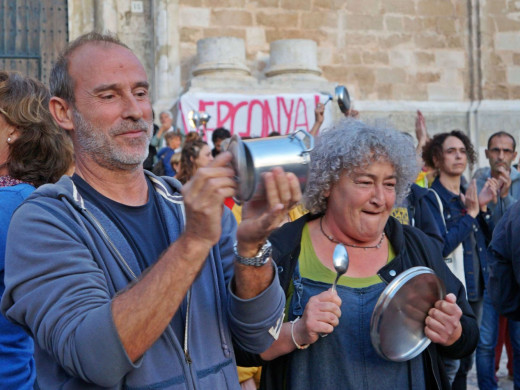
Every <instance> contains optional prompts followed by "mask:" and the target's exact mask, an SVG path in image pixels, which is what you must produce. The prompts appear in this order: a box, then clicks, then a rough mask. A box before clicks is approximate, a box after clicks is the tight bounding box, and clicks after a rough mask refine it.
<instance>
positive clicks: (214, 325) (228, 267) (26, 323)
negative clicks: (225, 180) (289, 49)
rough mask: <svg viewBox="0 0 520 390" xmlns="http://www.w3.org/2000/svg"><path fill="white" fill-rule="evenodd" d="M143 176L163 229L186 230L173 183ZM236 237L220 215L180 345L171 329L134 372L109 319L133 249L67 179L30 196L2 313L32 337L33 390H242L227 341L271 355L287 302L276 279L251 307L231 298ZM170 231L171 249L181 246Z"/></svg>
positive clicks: (10, 251)
mask: <svg viewBox="0 0 520 390" xmlns="http://www.w3.org/2000/svg"><path fill="white" fill-rule="evenodd" d="M146 174H147V175H148V176H149V179H150V180H151V181H152V183H153V185H154V188H155V190H156V191H157V192H158V193H159V194H160V195H161V196H160V197H159V198H160V205H159V207H160V210H161V212H162V213H163V216H164V218H165V221H166V225H167V226H171V225H177V226H178V225H181V226H183V225H184V221H183V211H184V209H183V203H182V197H181V196H180V194H179V193H178V192H177V191H178V189H179V188H180V184H179V182H178V181H176V180H175V179H164V178H157V177H156V176H154V175H152V174H150V173H148V172H147V173H146ZM175 219H177V222H176V223H174V220H175ZM235 229H236V223H235V221H234V218H233V216H232V214H231V213H230V212H229V211H228V210H225V211H224V215H223V217H222V236H221V238H220V240H219V242H218V244H217V245H216V246H214V247H213V249H212V250H211V251H210V253H209V255H208V258H207V260H206V263H205V265H204V266H203V268H202V269H201V271H200V274H199V276H198V277H197V279H196V280H195V281H194V283H193V285H192V287H191V288H190V290H189V292H188V298H187V299H188V301H189V303H188V314H187V324H188V326H187V331H186V337H187V341H186V343H185V345H181V342H179V340H178V338H177V337H176V336H175V330H174V329H173V326H174V323H173V322H171V324H170V326H169V327H168V328H166V330H165V331H164V333H163V334H162V335H161V337H159V339H157V341H156V342H155V343H154V344H153V345H152V346H151V347H150V349H149V350H148V351H147V352H146V353H145V354H144V355H143V356H142V357H141V358H140V359H139V360H138V361H136V362H132V361H130V359H129V358H128V356H127V355H126V352H125V350H124V348H123V346H122V344H121V341H120V339H119V336H118V333H117V331H116V328H115V325H114V322H113V318H112V313H111V302H112V299H113V298H114V296H115V294H116V293H117V292H119V291H121V290H122V289H124V288H125V287H127V286H128V284H129V283H130V282H132V281H134V280H135V279H136V278H138V277H139V274H140V270H139V265H138V263H137V259H136V258H135V256H134V254H133V252H132V250H131V248H130V246H129V244H128V243H127V242H126V240H125V239H124V237H123V235H122V234H121V232H120V231H119V230H118V229H117V228H116V226H115V225H114V224H113V223H112V222H111V221H110V220H109V219H108V218H107V216H106V215H104V214H103V213H102V212H101V211H100V210H99V209H97V208H96V207H95V206H94V205H92V204H89V203H88V202H86V201H85V200H84V199H82V198H81V196H80V195H79V193H78V192H77V189H76V188H75V186H74V184H73V182H72V181H71V179H70V178H69V177H63V178H62V179H60V181H59V182H58V183H56V184H54V185H45V186H42V187H40V188H39V189H38V190H37V191H35V192H34V193H33V194H32V195H31V196H30V197H29V198H28V199H27V201H26V202H25V203H24V204H23V205H22V206H21V207H20V208H19V209H18V210H17V211H16V212H15V213H14V215H13V219H12V222H11V226H10V228H9V233H8V239H7V249H6V274H5V284H6V291H5V294H4V297H3V299H2V311H3V312H4V313H5V315H6V316H7V317H8V318H9V319H10V320H11V321H13V322H15V323H18V324H20V325H21V326H23V327H25V328H26V329H27V330H28V331H29V332H30V333H31V334H32V335H33V336H34V339H35V360H36V366H37V377H38V385H39V387H40V388H41V389H53V390H54V389H58V388H60V389H97V388H109V389H123V388H124V389H152V388H153V389H240V386H239V383H238V377H237V372H236V366H235V357H234V353H233V350H232V342H231V338H232V336H233V340H235V342H237V343H238V345H240V347H242V348H244V349H246V350H249V351H252V352H257V353H258V352H262V351H264V350H265V349H267V348H268V347H269V346H270V344H271V343H272V342H273V341H274V339H273V337H272V336H271V334H270V333H269V330H270V328H272V327H273V326H275V325H276V323H277V320H279V319H280V317H281V315H282V311H283V306H284V302H285V297H284V293H283V291H282V289H281V287H280V286H279V282H278V276H277V275H276V276H275V278H274V280H273V282H272V284H271V285H270V286H269V287H268V288H267V289H266V290H265V291H263V292H262V293H261V294H260V295H259V296H257V297H255V298H253V299H249V300H241V299H239V298H238V297H236V296H235V295H234V294H233V293H232V292H231V290H230V283H231V278H232V277H233V255H232V244H233V241H234V239H235ZM170 230H171V229H169V231H168V235H169V238H170V241H171V242H173V241H175V240H176V238H177V237H175V233H174V232H172V231H170ZM21 237H23V238H24V239H25V241H24V243H23V244H22V245H21V244H20V242H21ZM183 331H184V330H180V333H182V332H183ZM181 341H182V340H181ZM184 348H187V349H188V353H189V356H190V357H191V361H188V359H186V357H185V353H184Z"/></svg>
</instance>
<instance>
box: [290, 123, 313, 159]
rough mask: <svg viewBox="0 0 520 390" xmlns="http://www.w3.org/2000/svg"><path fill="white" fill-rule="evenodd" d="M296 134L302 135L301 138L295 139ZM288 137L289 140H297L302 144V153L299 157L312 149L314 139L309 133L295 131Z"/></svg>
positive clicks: (301, 130)
mask: <svg viewBox="0 0 520 390" xmlns="http://www.w3.org/2000/svg"><path fill="white" fill-rule="evenodd" d="M298 133H302V134H303V137H301V136H300V137H297V134H298ZM290 137H291V139H294V138H297V139H298V140H299V141H300V142H301V143H302V144H303V151H302V153H301V155H303V153H308V152H310V151H311V150H312V149H314V137H313V136H312V135H311V134H310V133H309V132H307V131H305V130H303V129H300V130H296V131H295V132H294V133H292V134H291V136H290Z"/></svg>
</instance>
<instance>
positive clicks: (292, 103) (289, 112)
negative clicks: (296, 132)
mask: <svg viewBox="0 0 520 390" xmlns="http://www.w3.org/2000/svg"><path fill="white" fill-rule="evenodd" d="M276 100H277V101H278V103H279V104H278V118H280V113H281V111H282V110H281V109H280V108H282V109H283V112H284V114H285V117H286V118H287V127H286V128H285V134H289V131H290V130H289V128H290V126H291V116H292V111H293V107H294V100H292V99H291V108H290V109H289V111H287V106H286V105H285V99H284V98H281V97H277V98H276ZM280 103H281V104H280ZM278 129H279V130H278V131H279V132H280V134H282V124H281V123H280V120H278Z"/></svg>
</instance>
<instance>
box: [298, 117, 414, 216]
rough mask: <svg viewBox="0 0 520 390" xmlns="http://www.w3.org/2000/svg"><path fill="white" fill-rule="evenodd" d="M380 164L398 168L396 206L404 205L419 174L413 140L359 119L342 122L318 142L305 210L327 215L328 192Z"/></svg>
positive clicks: (396, 169) (305, 198)
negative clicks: (358, 170)
mask: <svg viewBox="0 0 520 390" xmlns="http://www.w3.org/2000/svg"><path fill="white" fill-rule="evenodd" d="M376 161H386V162H389V163H390V164H392V165H393V166H394V169H395V174H396V179H397V182H396V187H395V191H396V203H399V202H401V201H402V200H403V199H404V198H405V196H406V194H407V193H408V190H409V188H410V185H411V183H412V182H413V181H414V180H415V178H416V177H417V174H418V172H419V164H418V161H417V155H416V153H415V148H414V145H413V139H412V137H410V136H409V134H405V133H401V132H398V131H396V130H393V129H389V128H383V127H378V126H372V125H368V124H366V123H363V122H361V121H358V120H354V119H342V120H341V121H339V122H338V123H336V124H335V125H334V126H333V127H332V128H330V129H329V130H326V131H324V132H323V133H322V134H320V136H319V137H318V139H317V140H316V146H315V148H314V150H313V151H312V152H311V164H310V172H309V180H308V184H307V189H306V191H305V195H304V203H305V207H307V209H308V210H309V211H310V212H311V213H313V214H320V213H323V212H325V210H326V208H327V198H326V197H325V195H324V193H325V192H327V191H328V190H330V189H331V188H332V186H333V185H334V184H335V183H336V182H337V181H338V180H339V178H340V177H341V175H342V174H343V173H347V174H349V173H350V172H352V171H353V170H354V169H356V168H363V167H366V166H368V165H370V164H372V163H374V162H376Z"/></svg>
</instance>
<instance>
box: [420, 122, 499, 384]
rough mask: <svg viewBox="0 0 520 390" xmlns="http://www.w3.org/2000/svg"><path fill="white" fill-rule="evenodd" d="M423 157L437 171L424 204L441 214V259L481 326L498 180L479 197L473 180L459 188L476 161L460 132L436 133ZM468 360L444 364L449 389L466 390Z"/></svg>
mask: <svg viewBox="0 0 520 390" xmlns="http://www.w3.org/2000/svg"><path fill="white" fill-rule="evenodd" d="M422 156H423V159H424V162H425V163H426V164H427V165H428V166H431V167H434V168H435V169H436V170H437V177H436V178H435V180H434V181H433V183H432V186H431V191H430V193H429V194H428V200H429V201H430V202H431V204H432V205H435V206H437V205H438V206H437V207H440V209H441V210H442V213H439V212H438V213H436V215H434V217H435V219H436V221H437V225H438V227H439V229H440V231H441V232H442V234H443V238H444V247H443V250H442V255H443V256H444V257H445V259H446V262H447V264H448V265H449V266H450V267H451V269H452V271H453V272H454V273H455V275H456V276H457V277H458V278H459V279H460V280H461V282H462V283H463V284H464V285H465V287H466V290H467V296H468V301H469V303H470V305H471V308H472V310H473V312H474V313H475V316H476V317H477V323H478V324H479V327H480V323H481V319H482V302H483V299H484V288H485V283H487V279H488V276H487V261H486V248H487V244H488V242H489V240H490V239H491V231H492V219H491V216H490V214H489V212H488V210H487V204H488V203H489V202H490V201H493V200H494V201H496V196H497V190H498V182H497V180H496V179H493V178H490V179H488V181H487V182H486V184H485V185H484V187H483V188H482V190H481V192H480V194H477V186H476V182H475V180H473V181H472V182H471V183H470V184H469V186H468V188H467V189H465V188H463V181H462V179H463V173H464V171H465V170H466V167H467V165H468V163H469V164H470V165H472V164H473V163H475V161H476V153H475V150H474V148H473V145H472V144H471V141H470V139H469V138H468V136H467V135H466V134H464V133H463V132H461V131H459V130H453V131H451V132H449V133H441V134H436V135H435V136H434V137H433V138H432V139H431V140H429V141H428V142H427V143H426V144H425V145H424V147H423V155H422ZM432 210H433V207H432ZM461 244H462V255H461V256H458V255H457V253H458V252H457V247H458V246H459V245H461ZM472 359H473V355H471V356H468V357H465V358H463V359H461V360H460V361H458V360H446V361H445V364H446V368H447V371H448V376H449V378H450V382H452V383H453V389H465V388H466V380H467V374H468V372H469V370H470V369H471V366H472Z"/></svg>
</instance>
